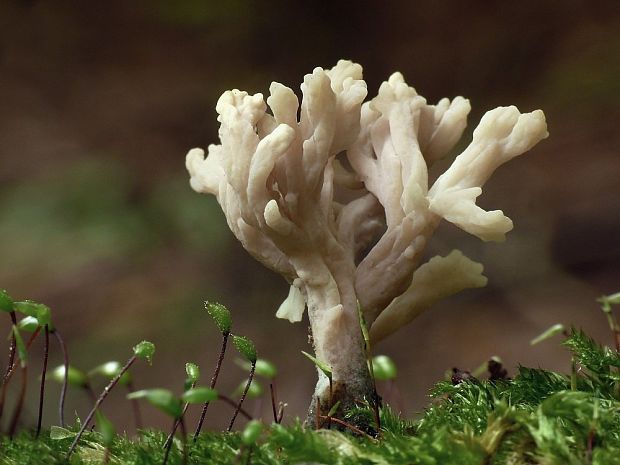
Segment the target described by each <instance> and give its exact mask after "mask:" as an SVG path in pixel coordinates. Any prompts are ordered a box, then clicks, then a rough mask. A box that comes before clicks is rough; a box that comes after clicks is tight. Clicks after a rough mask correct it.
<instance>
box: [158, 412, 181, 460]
mask: <svg viewBox="0 0 620 465" xmlns="http://www.w3.org/2000/svg"><path fill="white" fill-rule="evenodd" d="M177 420H178V419H177V418H175V419H174V421H173V422H172V428H173V430H174V427H175V425H176V423H177ZM170 449H172V440H170V441H168V440H166V442H165V443H164V450H165V452H164V461H163V462H162V465H166V464H167V463H168V457H169V456H170Z"/></svg>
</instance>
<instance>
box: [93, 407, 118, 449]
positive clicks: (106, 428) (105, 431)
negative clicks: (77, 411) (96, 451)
mask: <svg viewBox="0 0 620 465" xmlns="http://www.w3.org/2000/svg"><path fill="white" fill-rule="evenodd" d="M95 423H96V425H97V429H98V430H99V432H100V433H101V442H102V443H103V445H104V446H106V447H110V446H111V445H112V442H113V441H114V438H115V436H116V429H115V428H114V424H112V422H111V421H110V420H108V419H107V418H106V417H105V415H104V414H103V413H101V412H100V411H99V410H97V411H96V412H95Z"/></svg>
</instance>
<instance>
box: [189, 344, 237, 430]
mask: <svg viewBox="0 0 620 465" xmlns="http://www.w3.org/2000/svg"><path fill="white" fill-rule="evenodd" d="M229 335H230V333H222V346H221V348H220V355H219V356H218V358H217V363H216V364H215V370H214V371H213V376H212V377H211V384H210V385H209V387H210V388H211V389H214V388H215V384H216V383H217V378H218V376H219V374H220V369H221V368H222V363H223V362H224V355H225V354H226V346H227V344H228V336H229ZM208 408H209V402H205V403H204V405H203V406H202V413H201V414H200V420H198V425H197V426H196V431H195V432H194V441H196V438H197V437H198V435H199V434H200V430H201V429H202V424H203V423H204V421H205V416H206V415H207V409H208Z"/></svg>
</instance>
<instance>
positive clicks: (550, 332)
mask: <svg viewBox="0 0 620 465" xmlns="http://www.w3.org/2000/svg"><path fill="white" fill-rule="evenodd" d="M565 330H566V328H564V325H563V324H561V323H558V324H555V325H553V326H551V327H550V328H548V329H546V330H545V331H543V332H542V333H541V334H539V335H538V336H536V337H535V338H534V339H532V340H531V341H530V345H532V346H533V345H536V344H538V343H539V342H542V341H545V340H547V339H549V338H552V337H553V336H555V335H556V334H560V333H563V332H564V331H565Z"/></svg>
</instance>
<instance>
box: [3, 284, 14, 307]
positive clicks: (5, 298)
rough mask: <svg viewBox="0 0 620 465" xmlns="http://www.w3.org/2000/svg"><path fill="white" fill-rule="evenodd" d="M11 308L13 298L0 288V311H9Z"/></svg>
mask: <svg viewBox="0 0 620 465" xmlns="http://www.w3.org/2000/svg"><path fill="white" fill-rule="evenodd" d="M13 309H14V308H13V299H11V296H9V294H7V292H6V291H5V290H4V289H0V311H1V312H7V313H10V312H12V311H13Z"/></svg>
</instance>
